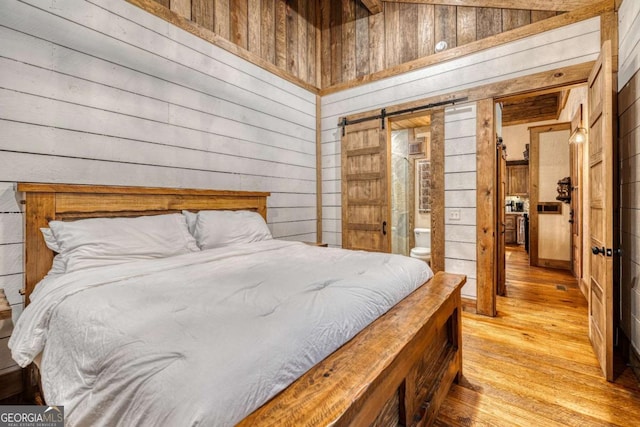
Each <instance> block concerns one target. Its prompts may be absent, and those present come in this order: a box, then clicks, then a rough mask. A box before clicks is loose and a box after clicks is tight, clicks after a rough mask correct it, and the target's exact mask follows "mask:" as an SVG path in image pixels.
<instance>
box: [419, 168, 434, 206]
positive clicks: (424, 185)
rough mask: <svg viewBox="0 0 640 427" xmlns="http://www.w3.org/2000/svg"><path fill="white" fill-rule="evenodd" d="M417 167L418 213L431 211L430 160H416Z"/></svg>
mask: <svg viewBox="0 0 640 427" xmlns="http://www.w3.org/2000/svg"><path fill="white" fill-rule="evenodd" d="M416 168H417V169H418V203H419V206H418V211H419V212H420V213H428V212H431V162H430V161H429V160H417V161H416Z"/></svg>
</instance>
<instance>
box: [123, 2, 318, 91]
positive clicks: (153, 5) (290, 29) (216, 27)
mask: <svg viewBox="0 0 640 427" xmlns="http://www.w3.org/2000/svg"><path fill="white" fill-rule="evenodd" d="M128 1H129V2H130V3H133V4H136V5H138V6H140V7H142V8H144V9H145V10H147V11H149V12H151V13H154V14H156V15H158V16H159V17H161V18H163V19H167V18H169V17H170V15H167V13H166V11H169V10H170V11H172V12H174V13H175V14H176V15H177V16H180V17H181V18H183V19H185V20H186V21H187V22H189V23H195V24H197V25H198V29H197V31H193V29H191V28H190V27H189V25H188V24H186V25H185V22H181V21H180V20H177V19H175V18H172V19H167V20H169V21H170V22H172V23H173V24H175V25H178V26H179V27H181V28H183V29H186V30H187V31H191V32H194V33H195V34H196V35H198V36H200V37H202V38H205V39H206V40H208V41H210V42H212V43H214V44H216V45H218V46H220V47H222V48H223V49H227V50H230V51H231V52H232V53H234V54H236V55H239V56H242V57H243V58H245V59H247V60H249V61H251V62H254V63H256V64H257V65H259V66H262V67H264V65H265V63H264V62H263V61H266V63H268V64H270V65H273V66H274V69H275V70H278V71H277V72H276V74H278V73H280V74H281V75H283V76H286V78H287V79H288V80H290V81H293V82H297V84H300V83H303V84H300V85H301V86H303V87H305V88H312V90H313V91H314V92H315V91H316V90H317V88H318V87H319V86H320V85H319V84H318V83H317V82H316V75H317V74H318V72H317V68H318V66H319V65H318V64H316V43H317V41H318V37H319V36H318V35H317V34H316V31H315V29H316V28H318V25H319V24H318V23H317V22H316V15H315V12H316V8H317V5H318V4H319V3H320V2H319V1H312V2H309V1H306V0H304V1H303V0H174V1H172V2H171V7H170V8H169V7H167V5H165V4H164V2H162V1H159V0H128ZM187 12H188V13H187ZM294 21H295V22H294ZM207 31H210V32H212V34H208V33H207ZM309 64H312V65H313V66H312V67H310V66H309ZM311 68H312V70H311ZM270 71H271V70H270Z"/></svg>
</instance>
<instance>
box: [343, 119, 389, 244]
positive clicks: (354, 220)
mask: <svg viewBox="0 0 640 427" xmlns="http://www.w3.org/2000/svg"><path fill="white" fill-rule="evenodd" d="M341 151H342V247H343V248H346V249H363V250H367V251H376V252H391V224H390V220H391V207H390V205H389V195H390V193H391V191H390V190H391V189H390V179H389V168H390V166H391V161H390V156H389V150H388V149H387V131H386V129H382V127H381V126H380V120H371V121H367V122H363V123H358V124H354V125H349V126H347V127H346V129H345V133H344V136H343V137H342V150H341Z"/></svg>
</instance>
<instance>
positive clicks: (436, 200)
mask: <svg viewBox="0 0 640 427" xmlns="http://www.w3.org/2000/svg"><path fill="white" fill-rule="evenodd" d="M423 115H424V116H426V115H429V116H431V126H430V127H431V138H430V156H429V158H430V162H431V176H432V185H431V269H432V270H433V272H434V273H437V272H438V271H444V226H445V225H444V138H445V135H444V109H443V108H437V109H428V110H423V111H421V112H420V113H409V114H406V115H400V116H396V117H394V119H393V120H402V119H407V118H412V117H418V116H423ZM391 132H392V129H391V126H390V125H388V126H387V152H388V153H391ZM415 160H416V157H415V156H409V165H410V166H409V169H410V183H411V188H410V191H409V193H410V194H409V198H410V200H411V202H410V205H411V206H412V210H411V212H410V213H409V228H410V230H411V231H410V232H413V228H414V226H415V219H414V212H415ZM389 185H391V183H390V180H389ZM389 191H391V190H389ZM389 194H391V193H389ZM389 230H391V228H389ZM391 232H392V231H391ZM391 238H393V236H391ZM409 240H410V242H414V239H413V238H411V237H410V238H409Z"/></svg>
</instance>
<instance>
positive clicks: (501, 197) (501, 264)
mask: <svg viewBox="0 0 640 427" xmlns="http://www.w3.org/2000/svg"><path fill="white" fill-rule="evenodd" d="M497 157H498V158H497V163H498V167H497V170H498V215H496V218H497V219H498V226H497V228H496V229H497V230H498V251H497V256H498V259H497V265H496V271H497V275H498V277H497V287H496V293H497V294H498V295H503V296H504V295H505V294H506V292H507V288H506V287H507V275H506V268H507V265H506V264H507V260H506V249H505V247H506V238H507V236H506V233H507V218H506V214H505V195H506V187H507V153H506V151H505V146H504V145H503V144H501V143H500V144H499V145H498V148H497ZM514 231H515V229H514Z"/></svg>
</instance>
